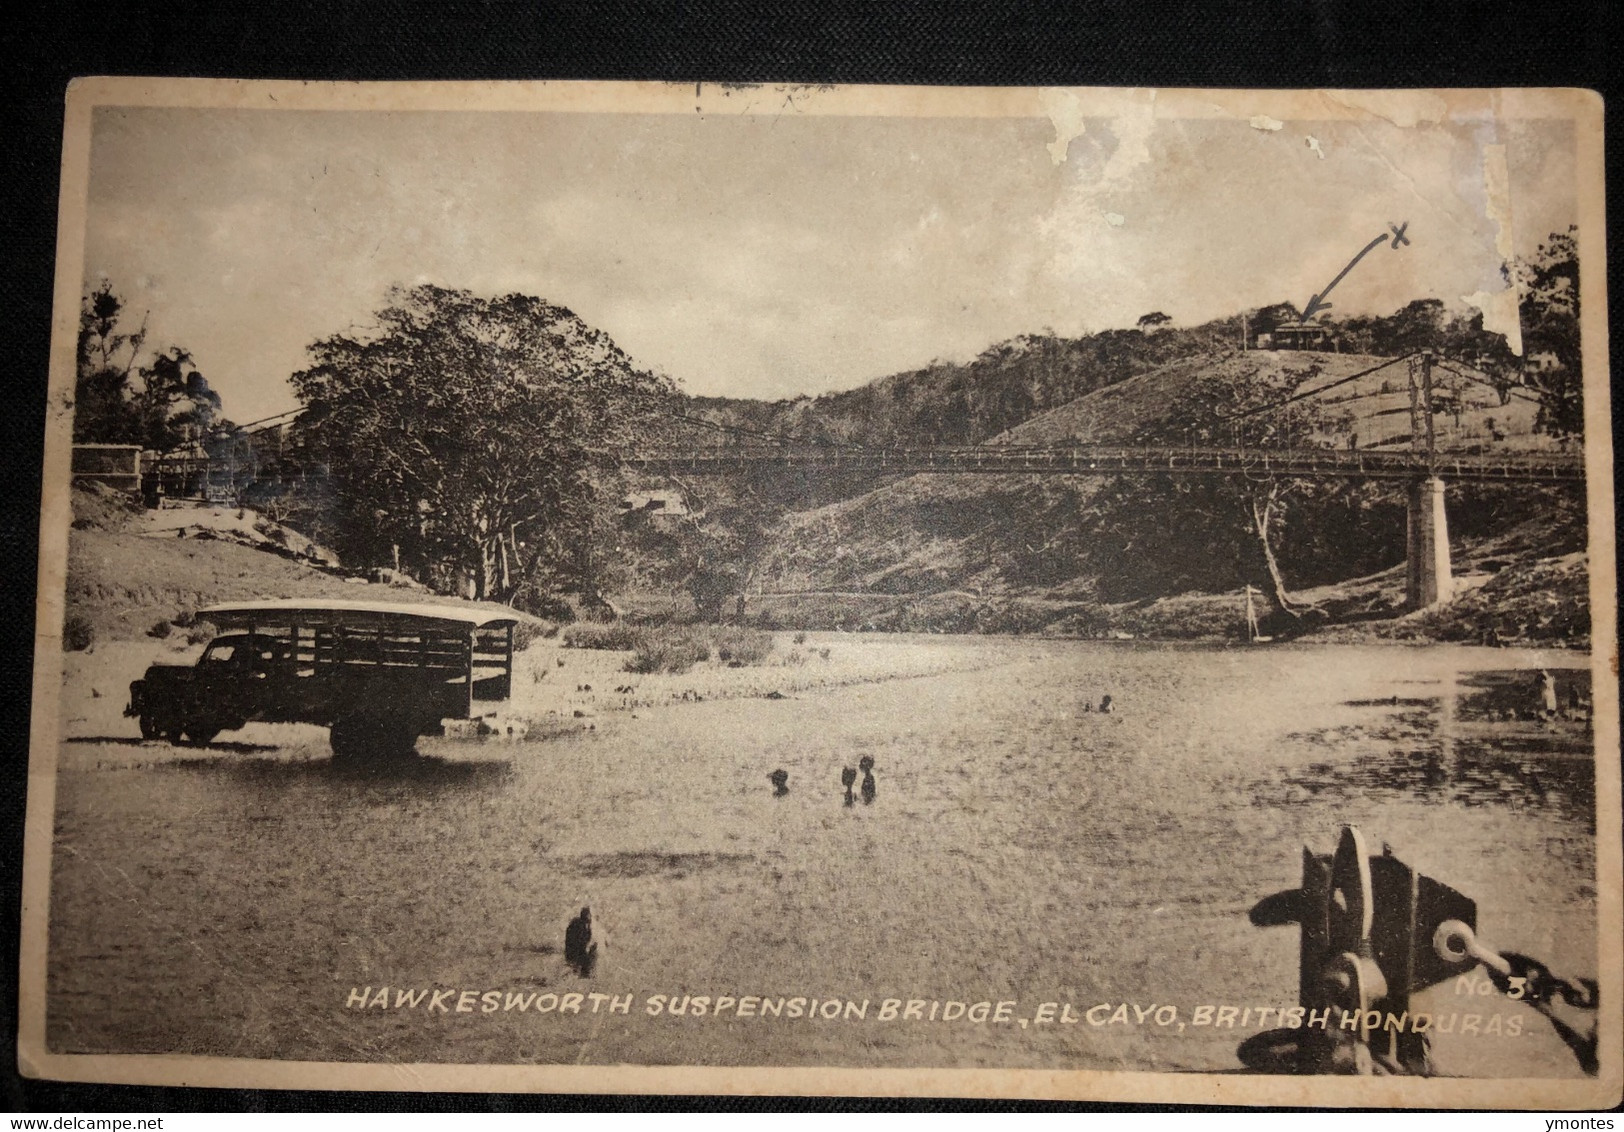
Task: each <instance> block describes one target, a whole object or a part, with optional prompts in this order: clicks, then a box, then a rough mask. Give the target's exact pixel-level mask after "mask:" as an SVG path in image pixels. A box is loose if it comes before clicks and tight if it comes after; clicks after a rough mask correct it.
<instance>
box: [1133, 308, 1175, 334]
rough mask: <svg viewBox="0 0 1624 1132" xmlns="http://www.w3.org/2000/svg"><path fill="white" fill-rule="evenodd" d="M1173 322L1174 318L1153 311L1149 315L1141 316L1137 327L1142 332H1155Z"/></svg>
mask: <svg viewBox="0 0 1624 1132" xmlns="http://www.w3.org/2000/svg"><path fill="white" fill-rule="evenodd" d="M1172 321H1173V317H1172V316H1171V315H1166V314H1163V313H1162V312H1161V311H1151V312H1150V313H1149V314H1142V315H1140V316H1139V321H1138V322H1137V323H1136V324H1135V325H1136V326H1138V327H1139V329H1140V330H1155V329H1157V328H1158V327H1162V326H1166V325H1167V324H1168V323H1170V322H1172Z"/></svg>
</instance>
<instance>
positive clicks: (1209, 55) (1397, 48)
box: [0, 0, 1624, 1113]
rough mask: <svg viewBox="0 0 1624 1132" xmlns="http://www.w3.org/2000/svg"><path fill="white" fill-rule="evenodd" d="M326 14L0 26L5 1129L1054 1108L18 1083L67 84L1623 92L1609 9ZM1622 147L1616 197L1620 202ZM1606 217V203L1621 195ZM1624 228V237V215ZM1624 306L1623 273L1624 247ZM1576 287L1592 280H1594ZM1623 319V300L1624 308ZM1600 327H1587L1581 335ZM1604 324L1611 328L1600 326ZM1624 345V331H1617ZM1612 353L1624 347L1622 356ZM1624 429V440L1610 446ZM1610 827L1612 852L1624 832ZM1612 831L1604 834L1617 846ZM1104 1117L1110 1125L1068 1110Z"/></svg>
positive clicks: (168, 8)
mask: <svg viewBox="0 0 1624 1132" xmlns="http://www.w3.org/2000/svg"><path fill="white" fill-rule="evenodd" d="M339 8H340V6H339V5H329V4H328V3H325V2H323V0H295V2H287V3H274V2H268V0H215V2H212V3H202V2H196V0H193V2H188V3H173V4H155V3H127V4H120V5H118V6H117V7H116V8H115V7H114V6H112V5H103V4H91V3H84V2H66V3H42V2H39V0H25V2H24V3H23V4H22V6H21V7H20V8H19V9H13V10H12V11H10V12H8V13H7V15H6V16H5V17H4V20H3V24H4V26H3V27H0V45H3V46H4V52H3V59H4V64H3V66H0V90H3V92H4V97H3V98H0V113H3V114H4V115H5V118H4V123H5V129H4V132H3V133H0V139H3V144H4V150H3V156H4V165H3V166H0V200H3V202H4V206H5V207H4V211H3V212H0V233H3V237H0V247H3V250H0V255H3V256H4V260H5V270H4V272H3V273H0V337H3V338H4V346H3V347H0V366H3V370H0V372H3V374H4V380H5V383H6V384H5V388H6V390H7V396H6V398H5V401H4V402H3V409H4V411H3V412H0V428H3V430H4V445H3V447H0V466H3V468H4V476H5V478H4V481H3V487H0V562H3V564H4V578H5V584H6V604H5V607H4V614H5V616H4V617H3V618H0V713H3V714H0V774H3V775H4V779H3V782H4V788H3V789H0V877H3V880H4V884H5V891H4V893H3V894H0V1035H3V1041H0V1044H3V1045H4V1046H5V1047H6V1051H7V1052H5V1053H3V1054H0V1057H3V1058H4V1060H5V1061H6V1062H7V1065H6V1069H5V1075H6V1082H5V1089H4V1094H3V1095H0V1108H5V1109H12V1110H21V1111H43V1112H49V1113H69V1112H92V1111H109V1110H129V1111H137V1112H140V1111H185V1110H193V1109H198V1110H221V1111H271V1112H281V1111H289V1112H291V1111H302V1110H312V1109H314V1110H324V1111H384V1110H392V1109H405V1110H416V1111H448V1112H449V1111H471V1112H490V1111H498V1112H507V1111H520V1110H529V1109H570V1108H586V1109H599V1108H632V1109H645V1110H646V1109H654V1110H663V1111H676V1110H684V1109H692V1108H708V1109H712V1110H720V1111H751V1110H760V1109H764V1108H797V1109H811V1110H818V1111H832V1110H839V1109H851V1108H857V1109H907V1110H916V1111H917V1110H927V1111H940V1110H944V1109H963V1108H966V1107H970V1108H975V1109H981V1110H990V1111H1007V1110H1012V1109H1032V1108H1049V1107H1056V1106H1045V1105H1030V1104H1027V1105H1017V1104H989V1103H967V1102H956V1101H952V1100H943V1101H928V1100H926V1101H911V1102H894V1101H883V1100H881V1101H862V1100H847V1101H842V1100H838V1099H837V1100H823V1101H820V1100H794V1099H776V1100H775V1099H772V1098H765V1099H729V1098H718V1099H707V1098H641V1097H622V1098H615V1097H610V1098H601V1097H547V1096H541V1097H535V1096H460V1095H426V1096H425V1095H413V1094H361V1093H347V1094H346V1093H338V1094H315V1093H295V1092H278V1091H225V1090H204V1089H154V1088H128V1087H115V1086H90V1085H66V1084H58V1083H50V1082H38V1081H26V1080H23V1079H22V1078H21V1077H19V1076H18V1075H17V1073H16V1070H15V1066H14V1064H12V1062H13V1060H14V1059H13V1058H12V1055H11V1054H10V1052H9V1050H10V1049H11V1048H14V1044H15V1037H16V993H15V992H16V985H15V981H14V979H15V976H14V972H15V971H16V969H17V965H16V960H17V933H18V919H19V907H18V906H19V900H20V897H19V886H20V861H21V855H22V821H23V805H24V790H25V785H26V781H25V778H26V775H25V771H26V766H27V756H28V739H27V736H28V715H29V689H30V681H31V664H32V648H31V642H32V634H33V590H34V567H35V555H36V551H37V537H38V532H37V527H38V510H37V508H38V499H39V486H40V484H39V480H40V450H41V436H42V430H43V421H44V414H43V410H44V394H45V384H46V363H47V354H48V344H49V338H50V315H51V309H50V304H51V287H52V271H53V251H54V247H55V239H56V197H57V169H58V162H59V160H60V144H61V136H60V134H61V127H62V98H63V92H64V89H65V87H66V84H67V81H68V80H69V79H70V78H71V77H73V76H75V75H91V74H116V75H197V76H218V77H236V78H289V79H299V78H303V79H520V78H525V79H530V78H556V79H668V80H677V81H684V82H692V81H699V80H702V81H763V82H771V81H783V82H849V83H940V84H953V85H1027V84H1065V85H1073V84H1075V85H1134V86H1249V87H1321V86H1341V87H1404V86H1578V87H1590V88H1592V89H1595V90H1599V91H1600V92H1601V93H1602V94H1603V96H1604V97H1605V98H1607V99H1608V101H1609V102H1611V101H1612V97H1613V95H1614V94H1615V92H1616V91H1617V89H1618V88H1617V84H1616V79H1615V77H1614V73H1613V72H1614V68H1613V67H1612V66H1610V61H1611V60H1612V52H1613V51H1615V50H1618V49H1619V47H1620V38H1619V30H1620V11H1621V9H1624V5H1619V4H1617V3H1616V2H1615V0H1547V2H1542V3H1524V4H1514V3H1490V2H1484V0H1476V2H1472V0H1438V2H1427V0H1408V2H1407V3H1399V2H1393V0H1281V2H1278V3H1268V4H1264V3H1252V4H1239V3H1234V2H1227V3H1226V2H1224V0H1210V2H1208V3H1196V2H1192V0H1094V2H1079V3H1069V4H1068V3H1059V2H1056V3H1047V4H1045V3H1033V2H1024V3H1014V2H1011V3H1001V4H1000V3H974V4H972V3H938V4H925V3H906V4H904V3H892V4H885V5H880V4H869V3H854V2H851V0H844V2H820V0H781V2H780V3H776V4H762V3H743V2H726V0H715V2H709V3H690V2H680V0H665V2H650V3H642V4H630V3H611V2H604V3H586V2H552V3H544V2H530V3H525V2H520V0H486V2H483V3H481V2H477V0H440V2H438V3H433V4H421V5H419V4H411V3H406V2H403V0H391V2H384V3H354V4H348V5H344V6H342V8H341V10H330V9H339ZM1617 150H1618V146H1617V145H1616V144H1615V145H1614V146H1612V147H1610V152H1609V157H1608V162H1607V165H1608V178H1607V179H1608V184H1609V185H1610V186H1617V185H1618V184H1619V183H1620V178H1619V176H1618V169H1617V166H1618V160H1617V156H1616V155H1617ZM1609 199H1610V200H1616V193H1614V192H1610V193H1609ZM1609 211H1610V212H1613V213H1614V231H1615V232H1616V229H1617V227H1618V220H1617V215H1618V214H1617V210H1616V209H1610V210H1609ZM1609 246H1610V255H1609V266H1610V271H1609V275H1610V286H1609V288H1608V289H1609V292H1610V293H1611V294H1612V295H1614V296H1617V295H1619V294H1620V293H1621V291H1624V287H1621V285H1620V284H1619V281H1618V275H1617V265H1618V263H1619V261H1620V259H1621V258H1624V257H1621V256H1620V255H1619V254H1618V252H1617V249H1618V242H1617V240H1616V238H1615V239H1613V240H1610V242H1609ZM1585 269H1586V270H1594V266H1593V265H1591V264H1588V263H1587V264H1586V265H1585ZM1615 306H1616V299H1615ZM1588 313H1590V312H1587V314H1588ZM1596 313H1598V314H1599V313H1600V312H1596ZM1613 324H1614V325H1615V326H1616V325H1618V323H1617V320H1616V319H1614V320H1613ZM1615 355H1616V351H1615ZM1615 432H1616V430H1615ZM1617 834H1618V831H1616V830H1615V831H1613V835H1614V836H1617ZM1606 835H1607V834H1606V832H1605V831H1604V833H1603V836H1606ZM1059 1107H1072V1108H1082V1109H1100V1108H1109V1107H1115V1106H1103V1105H1081V1106H1059Z"/></svg>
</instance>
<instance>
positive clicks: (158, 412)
mask: <svg viewBox="0 0 1624 1132" xmlns="http://www.w3.org/2000/svg"><path fill="white" fill-rule="evenodd" d="M125 313H126V311H125V307H124V302H123V300H121V299H120V298H119V297H118V296H117V295H116V294H114V292H113V288H112V285H111V284H110V283H107V282H103V283H102V284H101V285H100V286H99V287H97V288H96V289H95V290H94V291H92V292H90V294H88V295H86V296H85V298H84V302H83V305H82V306H81V307H80V309H79V340H78V349H77V373H76V375H75V379H74V407H73V438H74V440H76V441H78V442H80V443H82V444H139V445H141V446H142V447H143V448H156V449H158V450H159V451H167V450H169V449H171V448H174V447H175V446H176V445H177V444H179V443H181V442H182V441H184V440H186V439H187V438H188V437H193V438H198V439H201V438H202V437H204V436H205V435H207V433H208V431H209V430H210V428H211V427H213V426H214V425H215V424H216V423H217V415H218V413H219V411H220V396H219V394H217V393H215V392H214V391H213V390H212V389H210V388H209V383H208V381H207V380H206V379H205V378H204V377H203V375H202V374H201V373H199V372H198V369H197V366H196V365H195V364H194V362H193V360H192V355H191V354H190V353H188V352H187V351H185V350H183V349H181V348H180V347H178V346H171V347H169V348H168V349H167V350H164V351H160V352H158V353H156V354H155V355H154V356H153V357H152V359H151V360H150V361H149V362H148V363H147V364H146V365H144V366H137V365H136V362H137V360H138V359H139V358H140V357H141V351H142V348H143V347H144V346H145V345H146V340H147V320H146V317H145V316H144V315H143V316H142V319H141V325H140V326H139V327H138V328H137V329H135V330H133V331H127V332H126V331H121V329H120V327H121V325H122V323H123V321H124V315H125ZM132 378H139V382H136V381H135V380H132Z"/></svg>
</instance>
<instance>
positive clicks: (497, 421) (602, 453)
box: [292, 285, 674, 600]
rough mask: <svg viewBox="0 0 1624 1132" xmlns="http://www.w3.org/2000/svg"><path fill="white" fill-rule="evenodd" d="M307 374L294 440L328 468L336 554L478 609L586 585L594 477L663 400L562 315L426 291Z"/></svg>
mask: <svg viewBox="0 0 1624 1132" xmlns="http://www.w3.org/2000/svg"><path fill="white" fill-rule="evenodd" d="M310 358H311V365H310V367H309V368H308V369H305V370H303V371H301V372H299V373H296V374H294V375H293V378H292V381H293V386H294V390H295V392H296V393H297V395H298V397H299V398H300V400H301V401H302V402H303V403H304V404H305V406H306V407H307V409H308V410H310V411H308V412H307V413H306V414H305V417H304V418H303V419H302V421H301V423H300V426H299V430H300V432H301V433H302V434H303V439H304V440H305V441H306V442H307V443H308V444H309V445H310V447H311V449H312V450H313V451H315V452H317V453H319V454H320V455H321V456H322V457H323V458H324V459H325V460H326V462H327V464H328V467H329V471H330V475H331V477H332V485H333V488H334V490H335V493H336V496H337V501H338V506H339V507H340V508H341V510H342V511H343V516H342V522H341V523H340V524H339V526H340V527H341V528H342V529H343V530H344V531H345V532H346V534H347V537H348V539H349V545H347V546H346V547H344V548H342V549H343V550H344V551H345V552H346V553H347V554H348V555H350V556H352V557H359V558H360V559H362V560H364V561H370V562H374V563H382V562H388V561H391V560H392V558H393V557H394V555H395V554H396V553H397V548H398V553H399V555H400V557H401V559H402V560H403V561H405V562H408V563H410V564H412V565H416V566H418V567H420V568H422V569H423V570H424V572H425V573H427V574H428V575H430V576H431V579H432V580H439V581H441V582H446V583H449V582H451V581H453V580H454V578H453V577H452V576H451V575H460V576H461V577H465V578H467V579H470V580H471V582H472V591H473V595H474V596H475V597H477V598H482V599H494V600H509V599H510V598H512V596H513V595H514V594H515V593H516V592H517V591H518V590H519V589H520V588H521V587H526V586H529V587H531V588H533V587H534V583H535V580H536V577H537V576H538V574H547V575H549V576H555V577H558V578H560V579H562V578H564V577H566V576H567V577H569V578H571V579H572V580H573V581H574V582H576V583H577V584H579V585H584V586H587V587H590V586H591V585H592V581H591V575H592V573H593V566H592V562H591V555H592V549H591V548H592V546H593V545H594V542H593V539H592V537H591V534H592V531H593V529H594V516H593V510H594V508H593V501H594V497H595V488H594V473H595V469H597V468H599V467H601V466H602V465H603V463H604V462H605V460H606V459H607V458H608V457H610V456H611V455H612V454H613V453H614V452H616V451H619V450H624V449H626V448H627V447H629V446H631V445H633V444H635V443H636V442H637V441H638V439H639V436H640V426H642V425H646V424H649V423H651V418H652V417H653V416H654V415H655V414H656V413H657V412H659V410H661V409H662V408H663V407H665V403H666V401H667V398H668V397H669V396H670V395H672V394H673V393H674V388H673V387H672V385H671V383H670V382H669V381H668V380H666V379H663V378H660V377H657V376H654V375H652V374H649V373H647V372H644V371H642V370H639V369H638V368H636V367H635V366H634V365H633V364H632V362H631V360H630V359H629V358H628V357H627V356H626V355H625V353H623V352H622V351H621V350H620V348H619V347H617V346H616V345H615V344H614V342H613V341H611V340H610V338H609V336H608V335H606V334H604V333H603V332H601V331H599V330H595V329H593V328H592V327H590V326H588V325H587V324H586V323H584V322H583V321H582V320H581V319H580V318H578V317H577V316H576V315H574V314H573V313H572V312H570V311H568V310H566V309H564V308H563V307H558V306H554V305H552V304H550V303H548V302H546V301H545V300H543V299H539V298H534V297H531V296H528V295H518V294H512V295H504V296H501V297H499V298H494V299H486V298H481V297H478V296H476V295H473V294H471V293H469V292H467V291H454V290H447V289H444V288H441V287H435V286H427V285H425V286H419V287H414V288H412V289H410V290H404V289H398V288H397V289H395V290H394V291H392V292H390V294H389V297H388V303H387V305H386V306H385V307H384V308H383V309H382V310H380V311H378V312H377V313H376V315H375V316H374V319H373V325H372V326H371V327H369V328H368V329H367V330H365V331H361V332H353V331H352V332H349V333H344V334H337V335H334V336H332V337H330V338H326V339H323V340H322V341H319V342H317V343H315V344H314V345H312V346H311V347H310ZM436 575H438V576H437V577H436Z"/></svg>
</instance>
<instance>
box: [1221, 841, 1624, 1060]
mask: <svg viewBox="0 0 1624 1132" xmlns="http://www.w3.org/2000/svg"><path fill="white" fill-rule="evenodd" d="M1251 921H1252V923H1253V924H1256V925H1258V926H1259V927H1267V926H1272V925H1278V924H1286V923H1296V924H1298V925H1300V928H1301V936H1300V945H1299V949H1298V964H1299V965H1298V1005H1299V1006H1301V1007H1302V1008H1303V1012H1304V1016H1305V1018H1318V1019H1321V1021H1320V1023H1319V1024H1318V1025H1304V1026H1301V1027H1298V1028H1295V1029H1279V1030H1271V1031H1268V1032H1266V1033H1262V1034H1258V1035H1256V1036H1254V1037H1253V1038H1250V1039H1248V1040H1247V1041H1246V1042H1243V1043H1242V1045H1241V1047H1240V1050H1239V1051H1238V1053H1239V1056H1240V1058H1241V1060H1242V1061H1243V1062H1245V1063H1246V1064H1247V1065H1248V1066H1249V1067H1250V1068H1253V1069H1257V1070H1259V1071H1263V1072H1272V1073H1304V1074H1310V1073H1318V1074H1325V1073H1336V1074H1372V1073H1392V1074H1416V1075H1430V1074H1431V1073H1433V1071H1434V1070H1433V1064H1432V1057H1431V1045H1430V1038H1429V1035H1428V1034H1427V1033H1426V1032H1425V1031H1424V1030H1423V1031H1417V1030H1416V1029H1415V1027H1414V1025H1413V1024H1410V1023H1408V1020H1409V1019H1411V1018H1413V1015H1412V1014H1411V1001H1410V1000H1411V996H1413V995H1415V994H1418V993H1419V992H1421V991H1423V990H1425V989H1427V988H1428V987H1432V986H1436V985H1437V984H1438V983H1441V982H1444V981H1446V980H1448V979H1451V978H1454V977H1456V976H1459V975H1463V974H1465V973H1467V972H1469V971H1471V970H1473V969H1475V968H1476V967H1477V966H1478V965H1479V964H1481V965H1482V966H1483V967H1484V968H1485V969H1486V971H1487V972H1488V976H1489V979H1490V980H1491V981H1492V982H1493V983H1494V985H1495V986H1496V987H1497V988H1498V989H1499V990H1500V991H1501V993H1503V994H1505V995H1507V997H1509V998H1512V999H1514V1000H1517V999H1522V1000H1526V1001H1527V1003H1528V1005H1529V1006H1530V1007H1532V1008H1533V1009H1535V1010H1536V1011H1538V1012H1539V1013H1540V1014H1542V1015H1544V1016H1545V1017H1546V1018H1547V1019H1549V1020H1550V1022H1551V1024H1552V1026H1553V1027H1554V1028H1555V1030H1556V1032H1557V1034H1558V1035H1559V1036H1560V1037H1561V1038H1562V1040H1563V1041H1564V1042H1566V1043H1567V1045H1568V1046H1569V1048H1570V1049H1572V1050H1573V1052H1574V1055H1575V1056H1576V1057H1577V1058H1578V1059H1579V1063H1580V1065H1581V1066H1582V1067H1583V1068H1584V1069H1585V1071H1586V1072H1588V1073H1595V1072H1596V1067H1597V1060H1596V1035H1595V1031H1594V1029H1593V1028H1592V1030H1591V1032H1590V1033H1589V1034H1580V1033H1579V1032H1578V1031H1577V1030H1576V1029H1575V1028H1574V1027H1573V1026H1571V1025H1569V1024H1568V1023H1567V1022H1565V1021H1564V1020H1563V1019H1561V1018H1559V1017H1557V1016H1556V1015H1555V1014H1553V1013H1552V1006H1553V1004H1554V1003H1556V1002H1557V1001H1561V1002H1562V1003H1565V1004H1566V1005H1568V1006H1570V1007H1575V1008H1578V1009H1582V1010H1595V1009H1596V1000H1597V993H1596V992H1597V987H1596V983H1595V981H1594V980H1589V979H1579V980H1569V979H1563V978H1560V977H1558V976H1556V975H1553V974H1552V973H1551V971H1550V969H1549V968H1547V967H1546V966H1545V965H1544V964H1542V963H1539V962H1538V961H1537V960H1534V959H1529V958H1528V957H1527V956H1522V955H1516V954H1514V953H1510V952H1508V953H1505V954H1501V953H1498V952H1496V951H1494V950H1493V949H1491V948H1489V947H1487V946H1485V945H1484V944H1482V943H1481V942H1480V941H1479V940H1478V938H1477V933H1476V924H1477V904H1476V902H1475V901H1473V900H1471V899H1470V898H1468V897H1466V896H1464V895H1462V894H1461V893H1459V892H1457V891H1456V890H1454V889H1453V888H1450V887H1449V886H1448V885H1446V884H1443V883H1441V882H1440V881H1436V880H1434V879H1432V878H1431V877H1428V876H1423V875H1422V874H1420V873H1418V872H1416V871H1415V870H1414V869H1413V868H1411V867H1410V866H1409V865H1407V864H1405V863H1404V862H1403V861H1401V860H1399V859H1398V858H1397V857H1396V856H1394V855H1393V853H1392V851H1391V850H1390V849H1388V848H1386V847H1384V848H1383V851H1382V853H1381V854H1380V855H1379V856H1371V855H1370V854H1369V853H1368V852H1367V851H1366V848H1365V841H1364V837H1363V836H1362V835H1361V834H1360V832H1359V830H1358V829H1357V828H1355V827H1353V826H1344V827H1343V828H1342V835H1341V837H1340V838H1339V840H1338V842H1337V848H1336V852H1335V853H1334V854H1332V855H1329V856H1327V855H1324V854H1318V853H1315V852H1313V851H1312V850H1310V849H1306V848H1305V849H1304V850H1303V883H1302V887H1301V888H1298V889H1292V890H1290V891H1287V892H1280V893H1276V894H1275V895H1273V896H1270V897H1267V898H1266V899H1264V900H1262V901H1260V902H1259V903H1258V904H1257V905H1256V906H1255V907H1253V909H1252V911H1251Z"/></svg>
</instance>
